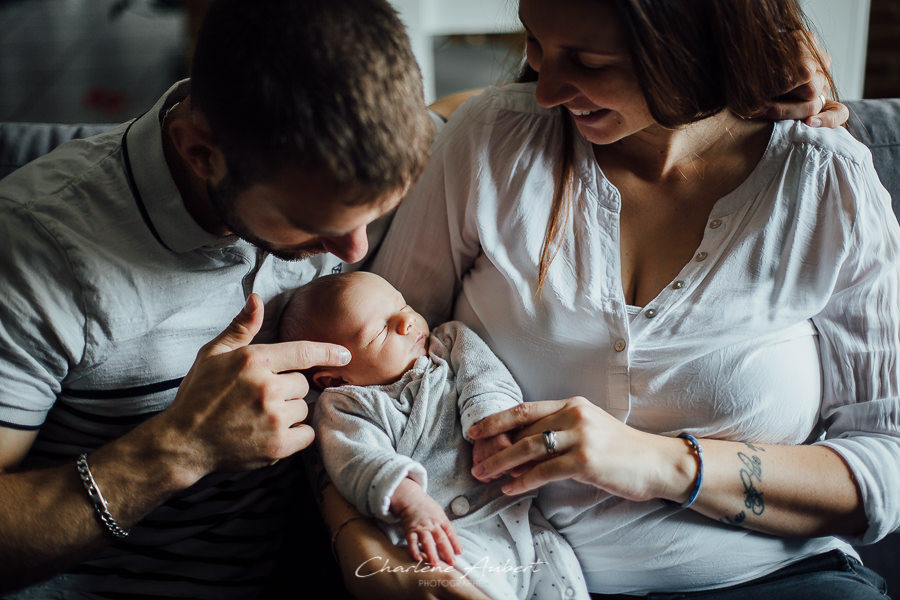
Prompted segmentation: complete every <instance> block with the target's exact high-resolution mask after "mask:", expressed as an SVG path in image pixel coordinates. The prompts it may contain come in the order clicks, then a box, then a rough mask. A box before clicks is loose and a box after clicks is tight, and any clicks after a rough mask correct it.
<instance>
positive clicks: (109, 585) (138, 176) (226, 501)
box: [0, 82, 345, 600]
mask: <svg viewBox="0 0 900 600" xmlns="http://www.w3.org/2000/svg"><path fill="white" fill-rule="evenodd" d="M186 93H187V85H186V82H182V83H180V84H177V85H176V86H174V87H173V88H172V89H171V90H169V91H168V92H167V93H166V94H165V96H163V98H161V99H160V101H159V102H158V103H157V105H156V106H154V107H153V109H152V110H150V111H149V112H147V113H146V114H145V115H143V116H142V117H140V118H138V119H137V120H135V121H133V122H132V123H127V124H123V125H121V126H119V127H117V128H113V129H112V130H110V131H109V132H107V133H104V134H101V135H99V136H96V137H93V138H89V139H86V140H77V141H72V142H69V143H67V144H64V145H63V146H61V147H59V148H58V149H57V150H55V151H54V152H52V153H51V154H49V155H47V156H45V157H43V158H41V159H38V160H37V161H35V162H33V163H31V164H30V165H28V166H26V167H24V168H22V169H20V170H19V171H17V172H15V173H13V174H11V175H9V176H8V177H6V178H4V179H3V180H2V182H0V212H2V214H3V215H4V217H3V219H2V220H0V239H3V240H5V241H4V243H3V244H2V247H0V273H2V277H3V291H2V294H0V426H3V427H11V428H15V429H25V430H39V433H38V437H37V441H36V443H35V444H34V446H33V448H32V450H31V451H30V453H29V455H28V456H27V457H26V459H25V461H24V464H23V467H24V468H32V467H40V466H44V465H49V464H57V463H59V462H68V461H74V457H75V456H77V454H78V453H80V452H82V451H88V450H91V449H93V448H96V447H98V446H101V445H103V444H104V443H106V442H108V441H110V440H113V439H115V438H117V437H119V436H121V435H122V434H124V433H125V432H127V431H128V430H129V429H131V428H132V427H134V426H135V425H137V424H138V423H140V422H142V421H143V420H145V419H147V418H148V417H150V416H152V415H154V414H156V413H157V412H159V411H161V410H163V409H165V408H166V407H167V406H168V405H169V404H170V403H171V402H172V400H173V399H174V397H175V393H176V391H177V388H178V385H179V383H180V381H181V378H182V377H183V376H184V375H185V374H186V373H187V371H188V369H189V368H190V366H191V365H192V363H193V361H194V358H195V356H196V354H197V351H198V350H199V349H200V347H201V346H202V345H203V344H205V343H206V342H208V341H209V340H210V339H212V338H213V337H214V336H215V335H217V334H218V333H219V332H220V331H221V330H222V329H224V327H225V326H226V325H227V324H228V323H229V322H230V321H231V319H232V318H233V317H234V316H235V315H236V314H237V313H238V312H239V311H240V310H241V307H242V306H243V305H244V303H245V301H246V298H247V297H248V295H249V294H250V293H251V292H256V293H258V294H259V295H260V296H261V297H262V298H263V300H264V301H265V303H266V311H265V314H266V324H265V325H264V327H263V332H262V333H261V334H260V337H261V338H263V339H265V338H266V337H267V336H271V335H272V332H273V331H274V329H273V328H274V325H275V323H276V320H277V318H278V316H279V315H280V312H281V310H280V309H281V307H282V306H283V301H284V300H285V298H286V296H287V292H288V291H289V290H290V289H292V288H295V287H297V286H299V285H301V284H303V283H305V282H306V281H309V280H310V279H312V278H314V277H317V276H319V275H322V274H328V273H332V272H337V271H340V270H342V269H344V268H345V265H343V264H342V263H341V261H340V260H339V259H337V258H336V257H334V256H332V255H319V256H315V257H313V258H311V259H308V260H304V261H295V262H287V261H282V260H279V259H276V258H274V257H272V256H269V255H267V254H266V253H264V252H262V251H260V250H258V249H257V248H255V247H254V246H252V245H250V244H248V243H246V242H244V241H242V240H239V239H236V238H234V237H228V238H224V239H223V238H216V237H214V236H212V235H211V234H209V233H207V232H206V231H204V230H203V229H201V228H200V226H199V225H197V223H196V222H195V221H194V220H193V219H192V218H191V217H190V215H189V214H188V212H187V210H186V209H185V207H184V205H183V203H182V200H181V196H180V195H179V194H178V191H177V188H176V187H175V183H174V181H173V180H172V177H171V175H170V174H169V171H168V168H167V166H166V162H165V159H164V157H163V148H162V132H161V120H162V115H163V114H164V113H165V110H166V109H167V108H168V107H169V106H171V105H173V104H174V103H175V102H177V101H179V100H181V99H182V98H183V97H184V96H185V95H186ZM260 337H258V338H257V339H260ZM292 462H295V461H281V462H280V463H278V464H277V465H276V466H274V467H270V468H267V469H262V470H258V471H254V472H250V473H247V474H235V475H232V474H228V475H218V474H216V475H211V476H209V477H207V478H205V479H203V480H202V481H200V482H199V483H198V484H196V485H195V486H193V487H192V488H190V489H188V490H185V491H184V492H183V493H181V494H178V495H177V496H176V497H173V498H171V499H170V500H169V501H168V502H166V503H165V504H164V505H163V506H161V507H160V508H159V509H157V510H156V511H154V512H153V513H152V514H150V515H149V516H148V517H147V518H146V519H145V520H144V521H142V522H141V523H139V524H138V525H137V526H136V527H135V528H134V529H133V530H132V534H131V535H130V536H129V537H128V538H127V539H126V540H124V541H119V542H116V543H115V544H113V545H111V546H109V547H107V548H105V549H103V550H100V551H99V552H98V553H96V554H95V555H93V556H91V557H90V558H89V559H88V560H86V561H85V562H83V563H82V564H80V565H78V566H77V567H75V568H74V569H73V570H72V571H71V572H69V573H66V574H63V575H60V576H58V577H56V578H54V579H52V580H50V581H49V582H46V583H44V584H41V585H40V586H39V587H38V588H35V589H34V590H32V591H33V593H34V594H37V595H43V594H49V591H48V590H50V589H53V590H59V589H66V590H71V591H74V590H78V591H79V592H82V593H84V594H86V595H96V596H99V597H108V598H115V597H121V596H123V595H127V596H128V597H132V598H134V597H140V595H144V596H147V597H153V598H161V597H175V596H177V597H190V598H215V599H216V600H222V599H224V598H238V597H241V598H246V597H249V596H254V595H256V594H257V592H258V591H259V589H261V588H262V587H263V586H265V585H266V584H267V577H268V576H269V574H270V572H271V570H272V560H271V559H273V558H274V557H275V556H276V549H277V547H278V545H279V544H280V542H281V532H283V531H284V523H283V519H284V517H285V513H286V512H287V511H286V510H285V509H287V508H289V507H288V506H287V495H286V489H287V487H288V486H290V485H291V483H292V480H293V478H294V474H295V473H297V472H298V470H297V469H296V468H295V467H296V465H295V464H292ZM72 468H73V470H74V468H75V467H74V462H73V466H72ZM24 594H26V595H27V592H25V593H24ZM66 597H69V596H66ZM72 597H75V596H74V595H73V596H72ZM79 597H80V596H79Z"/></svg>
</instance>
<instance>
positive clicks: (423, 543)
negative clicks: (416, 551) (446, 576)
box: [419, 531, 453, 566]
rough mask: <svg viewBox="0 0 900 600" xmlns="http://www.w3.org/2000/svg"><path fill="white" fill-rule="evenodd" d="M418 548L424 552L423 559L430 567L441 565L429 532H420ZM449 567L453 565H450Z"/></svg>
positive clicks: (435, 545) (432, 537) (438, 553)
mask: <svg viewBox="0 0 900 600" xmlns="http://www.w3.org/2000/svg"><path fill="white" fill-rule="evenodd" d="M419 547H420V548H421V549H422V550H423V551H424V552H425V559H426V560H427V561H428V563H429V564H430V565H432V566H435V565H439V564H441V554H440V552H438V546H437V544H436V543H435V541H434V536H432V535H431V532H430V531H422V532H421V533H420V534H419ZM450 564H451V565H452V564H453V563H450Z"/></svg>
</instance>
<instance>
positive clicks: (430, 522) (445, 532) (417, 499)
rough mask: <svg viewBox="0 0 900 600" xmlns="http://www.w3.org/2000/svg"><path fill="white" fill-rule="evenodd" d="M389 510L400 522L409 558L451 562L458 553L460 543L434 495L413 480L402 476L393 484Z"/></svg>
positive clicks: (432, 562)
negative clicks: (396, 483)
mask: <svg viewBox="0 0 900 600" xmlns="http://www.w3.org/2000/svg"><path fill="white" fill-rule="evenodd" d="M391 513H393V514H394V515H395V516H396V517H397V518H399V519H400V523H401V524H402V525H403V531H404V532H405V533H406V542H407V544H409V553H410V555H411V556H412V557H413V560H425V561H427V562H428V563H429V564H431V565H437V564H440V562H441V559H443V561H444V562H445V563H447V564H448V565H450V566H453V563H454V562H455V561H456V555H457V554H462V544H461V543H460V541H459V538H458V537H457V536H456V530H454V529H453V525H452V524H451V523H450V519H448V518H447V515H446V513H444V511H443V509H442V508H441V507H440V505H438V503H437V502H435V500H434V498H432V497H431V496H429V495H428V494H426V493H425V490H423V489H422V488H421V487H420V486H419V485H418V484H417V483H415V482H414V481H412V480H410V479H405V480H404V481H403V482H402V483H401V484H400V485H399V486H397V490H396V491H395V492H394V495H393V496H392V497H391Z"/></svg>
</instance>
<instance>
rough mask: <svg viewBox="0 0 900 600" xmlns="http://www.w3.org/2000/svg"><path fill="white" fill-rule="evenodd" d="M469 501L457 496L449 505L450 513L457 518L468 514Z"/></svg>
mask: <svg viewBox="0 0 900 600" xmlns="http://www.w3.org/2000/svg"><path fill="white" fill-rule="evenodd" d="M469 508H470V507H469V499H468V498H466V497H465V496H457V497H456V498H454V499H453V502H451V503H450V511H451V512H452V513H453V514H454V515H456V516H457V517H463V516H465V515H467V514H469Z"/></svg>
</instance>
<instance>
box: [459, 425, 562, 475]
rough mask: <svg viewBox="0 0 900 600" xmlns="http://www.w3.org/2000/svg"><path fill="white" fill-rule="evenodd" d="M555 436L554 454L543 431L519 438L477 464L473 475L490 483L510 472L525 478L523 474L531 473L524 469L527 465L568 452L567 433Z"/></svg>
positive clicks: (473, 469) (554, 433)
mask: <svg viewBox="0 0 900 600" xmlns="http://www.w3.org/2000/svg"><path fill="white" fill-rule="evenodd" d="M553 435H554V436H555V440H556V448H555V451H554V452H552V453H551V451H550V448H549V447H548V445H547V440H546V436H545V434H544V433H543V431H541V432H540V433H532V434H530V435H524V436H519V437H518V439H517V441H516V443H515V444H513V445H512V446H510V447H508V448H506V449H505V450H502V451H500V452H498V453H497V454H494V455H493V456H490V457H489V458H487V459H485V460H484V461H482V462H480V463H478V464H476V465H475V466H474V467H473V468H472V475H473V476H474V477H475V478H476V479H478V480H480V481H490V480H492V479H496V478H497V477H500V476H501V475H504V474H506V473H509V472H515V474H516V475H517V476H522V477H524V475H523V474H522V473H527V472H529V470H528V469H525V468H524V467H525V466H526V465H528V464H530V463H539V462H544V461H547V460H548V459H550V458H553V457H555V456H559V455H560V454H563V453H564V452H565V451H566V449H567V448H568V445H567V444H566V441H565V440H566V438H567V433H566V432H565V431H554V432H553ZM533 470H534V468H531V469H530V471H533Z"/></svg>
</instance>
